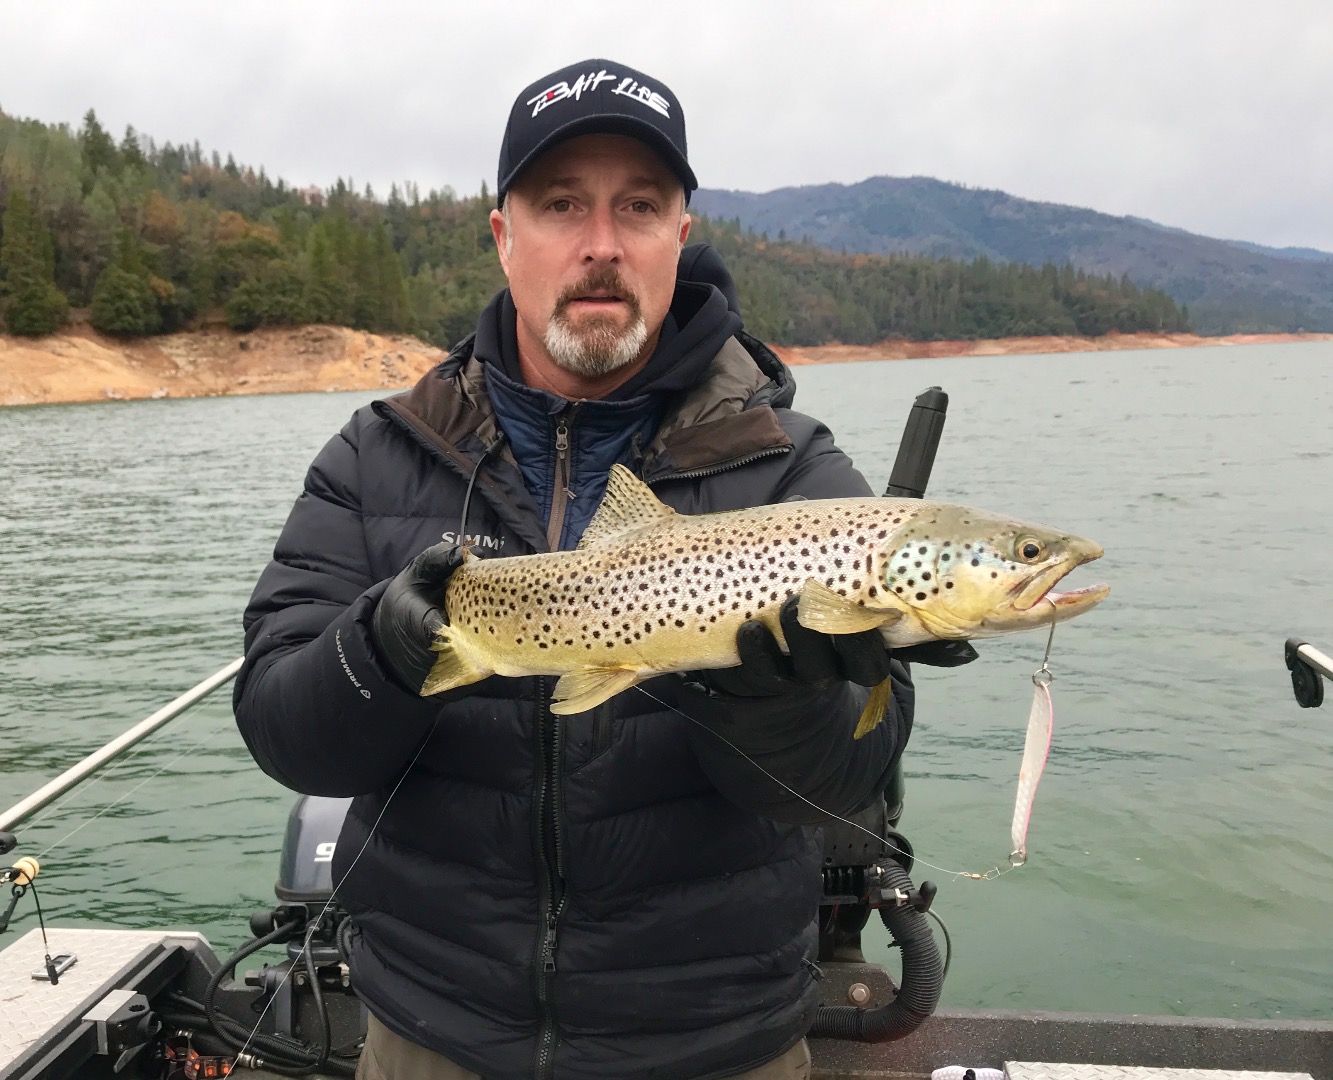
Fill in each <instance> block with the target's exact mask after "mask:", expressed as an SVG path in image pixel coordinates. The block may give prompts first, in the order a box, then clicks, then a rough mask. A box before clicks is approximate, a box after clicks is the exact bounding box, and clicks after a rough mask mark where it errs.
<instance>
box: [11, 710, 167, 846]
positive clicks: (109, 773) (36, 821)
mask: <svg viewBox="0 0 1333 1080" xmlns="http://www.w3.org/2000/svg"><path fill="white" fill-rule="evenodd" d="M156 734H157V732H154V735H156ZM155 745H156V742H155V740H154V739H152V738H149V739H145V740H144V741H143V742H141V743H140V744H139V745H138V746H136V747H135V748H134V752H133V753H131V754H128V755H127V756H125V757H123V758H121V759H120V760H118V761H117V762H116V763H115V764H114V765H112V766H111V768H109V769H107V770H106V772H99V773H98V774H97V776H95V777H94V778H93V779H92V780H91V781H90V782H89V783H87V784H79V785H78V786H76V787H75V788H74V790H72V791H71V792H70V793H69V794H68V795H66V796H65V797H64V798H63V799H61V800H60V801H59V802H54V803H52V804H51V805H50V806H48V807H47V808H46V809H45V810H43V811H42V812H41V813H40V814H38V815H37V816H36V817H35V818H33V819H32V820H31V821H29V822H28V823H27V824H26V825H24V826H23V831H24V832H27V831H28V830H29V829H33V828H36V827H37V826H38V825H40V824H41V823H42V822H43V821H45V820H46V819H47V818H49V817H50V816H51V815H52V814H54V813H55V812H56V811H58V810H63V809H64V808H65V807H66V806H68V805H69V804H70V803H72V802H73V801H74V800H75V799H76V798H78V797H79V796H80V795H86V794H88V792H90V791H92V789H93V788H95V787H96V786H97V785H98V784H100V783H101V782H102V781H103V780H107V779H110V778H111V777H113V776H115V775H116V774H117V773H118V772H120V770H121V769H123V768H124V767H125V766H126V765H128V764H129V763H130V762H132V761H134V760H135V758H137V757H138V756H139V755H140V754H142V753H143V752H144V751H145V750H147V749H148V748H149V747H150V746H155ZM48 850H49V849H48ZM43 854H45V853H43Z"/></svg>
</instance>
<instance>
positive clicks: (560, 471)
mask: <svg viewBox="0 0 1333 1080" xmlns="http://www.w3.org/2000/svg"><path fill="white" fill-rule="evenodd" d="M577 410H578V405H571V406H570V407H569V408H568V409H566V410H565V411H564V412H562V413H561V414H560V415H559V416H558V417H557V418H556V421H555V489H554V490H553V491H552V492H551V516H550V518H549V519H548V521H547V524H546V543H547V544H548V546H549V547H550V549H551V550H552V551H559V550H560V534H561V533H562V532H564V531H565V510H566V508H567V507H568V505H569V500H570V498H571V495H570V493H569V429H570V427H571V425H572V424H573V422H574V413H575V412H576V411H577Z"/></svg>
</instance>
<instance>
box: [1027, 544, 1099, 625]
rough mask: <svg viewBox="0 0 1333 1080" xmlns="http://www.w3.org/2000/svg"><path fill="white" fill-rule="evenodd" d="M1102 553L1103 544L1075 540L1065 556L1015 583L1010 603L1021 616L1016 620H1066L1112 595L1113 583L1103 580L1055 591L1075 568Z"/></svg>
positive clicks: (1033, 621) (1034, 622)
mask: <svg viewBox="0 0 1333 1080" xmlns="http://www.w3.org/2000/svg"><path fill="white" fill-rule="evenodd" d="M1102 555H1103V550H1102V547H1101V545H1100V544H1096V543H1093V542H1092V541H1091V540H1071V541H1070V543H1069V547H1068V550H1067V551H1066V554H1065V557H1064V558H1062V559H1060V560H1059V561H1058V562H1056V563H1055V564H1054V565H1052V566H1048V567H1045V568H1043V569H1041V570H1039V571H1037V572H1036V573H1035V574H1033V575H1032V576H1031V577H1029V578H1027V579H1026V580H1024V581H1021V582H1019V583H1018V584H1017V585H1016V586H1015V587H1014V589H1013V592H1012V593H1011V596H1012V599H1011V601H1010V605H1009V606H1010V609H1011V610H1012V612H1013V613H1014V614H1015V615H1017V616H1018V618H1017V619H1015V620H1013V621H1014V622H1031V623H1033V624H1036V623H1040V622H1051V621H1054V622H1063V621H1064V620H1065V619H1072V618H1074V616H1076V615H1082V614H1083V612H1085V611H1089V610H1091V609H1092V608H1094V607H1096V606H1097V605H1098V604H1100V603H1101V602H1102V601H1103V600H1105V599H1106V597H1107V596H1109V595H1110V592H1111V586H1109V585H1106V584H1101V583H1099V584H1096V585H1085V586H1083V587H1082V588H1079V589H1069V590H1067V591H1063V592H1057V591H1055V586H1056V584H1058V583H1059V582H1060V581H1061V580H1062V579H1063V578H1064V577H1065V576H1066V575H1068V574H1069V573H1070V572H1071V571H1073V570H1075V569H1077V568H1078V567H1080V566H1082V565H1083V564H1084V563H1090V562H1093V561H1094V560H1096V559H1100V558H1101V557H1102ZM1047 603H1049V604H1050V607H1049V608H1048V607H1047V606H1046V605H1047Z"/></svg>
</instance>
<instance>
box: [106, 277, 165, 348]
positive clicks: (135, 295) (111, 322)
mask: <svg viewBox="0 0 1333 1080" xmlns="http://www.w3.org/2000/svg"><path fill="white" fill-rule="evenodd" d="M91 318H92V324H93V329H95V330H99V331H101V332H102V333H103V334H114V335H116V336H119V337H142V336H143V335H145V334H155V333H157V331H158V330H160V329H161V327H162V316H161V315H160V314H159V312H158V308H157V297H156V296H155V295H154V294H153V290H152V288H151V287H150V286H149V284H148V280H147V279H146V278H143V277H140V276H139V275H138V274H134V273H131V272H130V271H129V270H125V269H122V268H121V267H119V266H108V267H107V268H106V269H105V270H103V271H102V273H101V276H100V277H98V279H97V284H96V285H94V286H93V303H92V312H91Z"/></svg>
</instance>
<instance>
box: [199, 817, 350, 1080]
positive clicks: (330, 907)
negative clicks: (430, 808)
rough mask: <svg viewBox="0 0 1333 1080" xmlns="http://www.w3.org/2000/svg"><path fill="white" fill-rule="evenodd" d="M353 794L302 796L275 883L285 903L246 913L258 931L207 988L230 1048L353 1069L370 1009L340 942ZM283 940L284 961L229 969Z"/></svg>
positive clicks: (285, 1062) (275, 1062) (276, 1065)
mask: <svg viewBox="0 0 1333 1080" xmlns="http://www.w3.org/2000/svg"><path fill="white" fill-rule="evenodd" d="M351 802H352V800H351V799H330V798H321V797H318V796H309V795H303V796H301V797H300V798H298V799H297V800H296V803H295V805H294V806H293V807H292V809H291V813H290V814H289V815H288V818H287V832H286V836H285V837H284V839H283V844H282V854H281V856H280V858H279V872H278V881H277V884H276V885H275V886H274V892H275V893H276V894H277V897H278V900H279V901H280V903H279V904H278V906H277V907H275V908H273V909H271V910H260V911H256V912H255V913H254V914H252V915H251V916H250V932H251V933H252V934H253V935H254V937H253V939H252V940H251V941H249V942H247V943H246V944H245V945H243V946H241V948H239V949H238V950H236V952H234V953H233V954H232V955H231V956H229V957H228V958H227V959H226V960H225V961H224V962H223V964H222V966H221V967H220V968H219V969H218V971H217V972H216V973H215V974H214V975H213V977H212V979H211V980H210V981H209V984H208V987H207V988H206V990H205V992H204V1000H203V1013H204V1016H203V1019H205V1020H207V1022H208V1025H209V1027H210V1028H211V1029H212V1031H213V1033H214V1034H215V1035H216V1036H217V1037H218V1038H219V1039H221V1040H222V1041H223V1043H224V1044H226V1046H227V1047H228V1048H229V1049H230V1050H231V1051H232V1052H233V1053H234V1052H236V1051H237V1050H239V1048H240V1047H241V1046H243V1045H245V1044H246V1043H247V1042H250V1045H251V1047H252V1050H251V1053H252V1055H256V1056H258V1057H259V1058H261V1059H263V1060H264V1061H265V1062H266V1063H267V1064H268V1066H269V1067H270V1068H272V1069H273V1071H277V1072H282V1071H283V1069H290V1068H298V1069H300V1070H303V1071H310V1070H311V1069H314V1070H316V1071H319V1072H323V1073H329V1074H334V1075H339V1074H343V1075H350V1074H351V1073H352V1071H354V1068H355V1062H356V1058H357V1056H358V1055H359V1053H360V1048H361V1044H362V1042H363V1041H364V1039H365V1034H366V1024H367V1020H368V1017H367V1015H366V1010H365V1007H364V1006H363V1005H362V1004H361V1002H360V1001H359V1000H358V999H357V997H356V996H355V994H353V992H352V982H351V972H350V971H349V969H348V966H347V962H346V955H345V954H346V950H345V948H344V945H343V940H344V935H345V934H346V933H347V932H348V931H350V929H351V923H350V921H349V920H348V918H347V912H346V910H345V909H344V908H343V907H342V905H340V904H338V903H337V902H336V900H333V870H332V864H333V853H334V851H335V849H336V848H337V843H338V834H339V833H340V832H341V831H342V824H343V818H344V817H345V816H346V815H347V809H348V807H349V806H350V805H351ZM330 901H333V902H330ZM279 944H285V945H286V947H287V958H286V959H285V960H284V961H282V962H281V963H278V964H265V965H264V966H263V967H261V968H259V969H258V970H256V971H247V972H245V974H244V976H243V977H242V978H241V979H240V980H239V981H238V980H236V979H234V978H232V973H233V972H234V971H235V969H236V966H237V964H239V963H240V962H241V961H242V960H244V959H245V958H246V957H248V956H250V955H252V954H253V953H256V952H258V951H259V950H260V949H263V948H266V947H268V946H270V945H279ZM261 1014H262V1020H261V1021H260V1027H259V1032H260V1034H259V1036H258V1037H257V1038H256V1039H254V1040H253V1041H251V1040H250V1039H249V1033H250V1030H251V1029H252V1028H253V1027H254V1024H255V1019H256V1017H259V1016H261Z"/></svg>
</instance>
